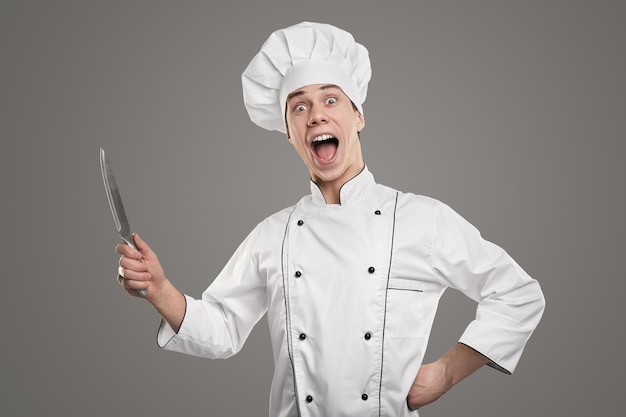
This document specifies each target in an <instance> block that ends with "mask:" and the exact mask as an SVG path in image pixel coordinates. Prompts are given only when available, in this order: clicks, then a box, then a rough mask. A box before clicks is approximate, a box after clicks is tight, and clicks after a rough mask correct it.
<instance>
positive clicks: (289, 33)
mask: <svg viewBox="0 0 626 417" xmlns="http://www.w3.org/2000/svg"><path fill="white" fill-rule="evenodd" d="M371 75H372V70H371V66H370V59H369V54H368V52H367V49H366V48H365V47H364V46H363V45H360V44H358V43H356V42H355V40H354V38H353V37H352V35H351V34H350V33H348V32H346V31H344V30H342V29H339V28H337V27H334V26H332V25H329V24H322V23H311V22H302V23H299V24H297V25H294V26H290V27H288V28H285V29H280V30H277V31H275V32H274V33H272V34H271V35H270V37H269V38H268V39H267V41H265V43H264V44H263V46H262V47H261V50H260V51H259V52H258V53H257V54H256V55H255V56H254V58H253V59H252V61H251V62H250V64H249V65H248V67H247V68H246V70H245V71H244V72H243V74H242V75H241V81H242V85H243V101H244V103H245V105H246V109H247V110H248V114H249V115H250V119H251V120H252V121H253V122H254V123H256V124H257V125H259V126H261V127H262V128H264V129H267V130H278V131H279V132H283V133H285V132H286V129H285V104H286V100H287V96H288V95H289V94H290V93H291V92H293V91H295V90H297V89H298V88H301V87H304V86H306V85H311V84H335V85H337V86H339V87H340V88H341V89H342V90H343V92H344V93H345V94H346V95H347V96H348V97H349V98H350V100H352V102H353V103H354V105H355V106H356V107H357V109H358V110H359V111H360V112H361V114H363V102H364V101H365V97H366V95H367V83H368V82H369V80H370V77H371Z"/></svg>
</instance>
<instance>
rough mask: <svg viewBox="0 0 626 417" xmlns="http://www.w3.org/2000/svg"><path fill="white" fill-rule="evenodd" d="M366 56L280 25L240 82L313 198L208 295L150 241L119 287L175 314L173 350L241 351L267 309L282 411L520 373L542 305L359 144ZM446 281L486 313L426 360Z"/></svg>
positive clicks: (252, 238) (334, 408) (346, 407)
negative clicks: (185, 281) (168, 272)
mask: <svg viewBox="0 0 626 417" xmlns="http://www.w3.org/2000/svg"><path fill="white" fill-rule="evenodd" d="M370 75H371V70H370V62H369V57H368V53H367V50H366V49H365V48H364V47H363V46H362V45H359V44H357V43H356V42H355V41H354V39H353V38H352V35H350V34H349V33H347V32H345V31H343V30H341V29H338V28H336V27H333V26H330V25H324V24H316V23H308V22H304V23H301V24H298V25H295V26H291V27H289V28H286V29H282V30H279V31H276V32H274V33H273V34H272V35H271V36H270V38H269V39H268V40H267V41H266V42H265V44H264V45H263V47H262V49H261V51H260V52H259V53H258V54H257V55H256V56H255V57H254V59H253V60H252V62H251V63H250V65H249V66H248V68H247V69H246V70H245V72H244V73H243V76H242V80H243V88H244V101H245V103H246V108H247V110H248V113H249V115H250V117H251V119H252V120H253V121H254V122H255V123H257V124H258V125H260V126H261V127H264V128H266V129H270V130H278V131H281V132H284V133H286V135H287V139H288V141H289V142H290V143H291V144H292V145H293V147H294V148H295V150H296V152H297V153H298V154H299V155H300V157H301V158H302V160H303V161H304V163H305V165H306V167H307V168H308V170H309V175H310V179H311V194H310V195H308V196H305V197H304V198H303V199H302V200H300V201H299V202H298V203H297V204H296V205H294V206H292V207H289V208H286V209H284V210H282V211H280V212H278V213H276V214H274V215H272V216H270V217H268V218H267V219H265V220H264V221H263V222H261V223H260V224H259V225H257V227H256V228H255V229H254V230H253V231H252V232H251V233H250V235H249V236H248V237H247V238H246V239H245V240H244V242H243V243H242V244H241V245H240V246H239V248H238V249H237V250H236V252H235V253H234V255H233V257H232V258H231V260H230V261H229V262H228V263H227V265H226V266H225V268H224V269H223V270H222V272H221V273H220V275H219V276H218V277H217V278H216V279H215V280H214V281H213V283H212V284H211V285H210V286H209V288H208V289H207V290H206V291H205V292H204V294H203V296H202V299H201V300H195V299H193V298H191V297H189V296H187V295H183V294H181V293H180V292H179V291H178V290H177V289H176V288H175V287H174V286H173V285H172V284H171V282H170V281H169V280H168V279H167V278H166V276H165V274H164V272H163V269H162V267H161V265H160V263H159V261H158V258H157V256H156V255H155V254H154V252H153V251H152V250H151V249H150V247H149V246H148V245H147V244H146V243H145V242H144V241H143V240H142V239H141V238H140V237H139V236H137V235H135V236H134V238H135V243H136V246H137V248H138V251H136V250H134V249H132V248H131V247H129V246H127V245H123V244H120V245H118V246H117V247H116V250H117V252H118V253H120V254H122V257H121V259H120V267H119V271H118V272H119V276H118V280H119V281H120V283H121V285H122V286H123V287H124V288H125V289H126V290H127V291H128V292H129V293H131V294H133V295H136V291H135V290H137V289H147V291H148V294H147V296H146V300H147V301H149V302H150V303H151V304H152V305H153V306H154V307H155V308H156V309H157V310H158V311H159V313H160V314H161V315H162V316H163V319H164V320H163V322H162V324H161V326H160V328H159V335H158V343H159V345H160V346H161V347H163V348H165V349H168V350H174V351H179V352H183V353H188V354H192V355H197V356H203V357H209V358H224V357H228V356H231V355H233V354H235V353H237V352H238V351H239V350H240V349H241V347H242V345H243V343H244V342H245V340H246V338H247V337H248V335H249V333H250V331H251V330H252V328H253V326H254V325H255V324H256V323H257V321H258V320H259V319H260V318H261V317H262V316H263V315H264V314H266V313H267V318H268V321H269V328H270V332H271V339H272V347H273V352H274V360H275V366H276V368H275V374H274V379H273V382H272V390H271V394H270V416H271V417H278V416H325V417H330V416H332V417H340V416H366V415H367V416H394V417H397V416H408V415H417V411H415V410H417V409H418V408H420V407H422V406H424V405H426V404H429V403H431V402H433V401H435V400H436V399H438V398H439V397H440V396H441V395H443V394H444V393H445V392H447V391H448V390H449V389H450V388H451V387H452V386H453V385H455V384H456V383H458V382H459V381H460V380H462V379H463V378H465V377H466V376H468V375H470V374H471V373H472V372H474V371H475V370H476V369H478V368H480V367H481V366H483V365H485V364H487V365H489V366H492V367H494V368H496V369H498V370H500V371H503V372H506V373H511V372H512V371H513V370H514V368H515V366H516V364H517V362H518V360H519V358H520V355H521V353H522V350H523V348H524V345H525V344H526V341H527V340H528V338H529V337H530V335H531V333H532V332H533V330H534V328H535V327H536V325H537V324H538V322H539V320H540V318H541V315H542V312H543V308H544V299H543V295H542V292H541V289H540V287H539V284H538V283H537V281H535V280H533V279H531V278H530V277H529V276H528V275H527V274H526V273H525V272H524V271H523V270H522V269H521V268H520V267H519V266H518V265H517V264H516V263H515V261H514V260H513V259H511V258H510V257H509V256H508V255H507V254H506V252H505V251H504V250H502V249H501V248H499V247H498V246H496V245H494V244H492V243H490V242H487V241H485V240H484V239H482V238H481V236H480V234H479V233H478V231H477V230H476V229H475V228H474V227H473V226H471V225H470V224H469V223H468V222H467V221H465V220H464V219H463V218H461V217H460V216H459V215H458V214H456V213H455V212H454V211H453V210H452V209H450V208H449V207H448V206H446V205H445V204H443V203H441V202H439V201H436V200H433V199H431V198H428V197H423V196H417V195H414V194H410V193H402V192H398V191H396V190H393V189H391V188H388V187H385V186H382V185H379V184H376V183H375V181H374V178H373V176H372V174H371V173H370V172H369V170H368V168H367V166H366V165H365V163H364V161H363V157H362V153H361V142H360V139H359V134H360V131H361V130H362V129H363V127H364V126H365V119H364V116H363V108H362V104H363V102H364V100H365V97H366V93H367V83H368V82H369V79H370ZM447 287H453V288H456V289H458V290H460V291H462V292H464V293H465V294H466V295H468V296H469V297H471V298H472V299H474V300H475V301H477V302H478V309H477V315H476V319H475V320H474V321H472V322H471V323H470V324H469V326H468V327H467V329H466V331H465V332H464V334H463V335H462V336H461V338H460V340H459V342H458V343H457V344H456V345H455V346H453V347H452V348H451V349H450V350H449V351H448V352H447V353H446V354H444V355H443V356H442V357H441V358H440V359H438V360H437V361H435V362H434V363H431V364H424V365H422V358H423V356H424V352H425V349H426V344H427V341H428V335H429V333H430V329H431V326H432V323H433V320H434V316H435V311H436V307H437V303H438V300H439V298H440V297H441V295H442V294H443V291H444V290H445V289H446V288H447Z"/></svg>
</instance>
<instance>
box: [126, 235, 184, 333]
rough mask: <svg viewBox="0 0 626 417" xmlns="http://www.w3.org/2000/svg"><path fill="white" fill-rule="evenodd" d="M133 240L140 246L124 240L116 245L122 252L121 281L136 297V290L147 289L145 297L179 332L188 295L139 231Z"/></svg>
mask: <svg viewBox="0 0 626 417" xmlns="http://www.w3.org/2000/svg"><path fill="white" fill-rule="evenodd" d="M133 240H134V242H135V246H136V247H137V250H135V249H133V248H132V247H130V246H129V245H127V244H125V243H120V244H119V245H117V246H116V248H115V251H116V252H117V253H119V254H121V255H122V257H121V258H120V261H119V265H120V267H119V270H118V275H119V276H118V281H119V283H120V284H121V285H122V287H123V288H124V289H125V290H126V291H127V292H128V293H129V294H130V295H133V296H136V297H138V296H139V295H138V293H137V291H136V290H138V289H147V290H148V295H147V296H146V297H145V298H146V300H147V301H148V302H149V303H150V304H152V305H153V306H154V308H155V309H156V310H157V311H158V312H159V314H160V315H161V316H162V317H163V319H165V321H166V322H167V323H168V324H169V325H170V327H171V328H172V329H173V330H174V331H176V332H178V329H179V328H180V326H181V324H182V322H183V318H184V317H185V309H186V301H185V296H184V295H183V294H182V293H181V292H180V291H178V290H177V289H176V287H174V285H172V283H171V282H170V281H169V280H168V279H167V278H166V277H165V273H164V272H163V268H162V267H161V263H160V262H159V258H158V257H157V256H156V254H155V253H154V252H153V251H152V249H150V246H148V244H147V243H146V242H144V241H143V239H141V238H140V237H139V235H137V234H136V233H134V234H133Z"/></svg>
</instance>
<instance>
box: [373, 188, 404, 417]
mask: <svg viewBox="0 0 626 417" xmlns="http://www.w3.org/2000/svg"><path fill="white" fill-rule="evenodd" d="M398 194H399V193H398V192H396V201H395V203H394V206H393V225H392V228H391V249H390V251H389V270H388V271H387V284H386V285H385V314H384V318H383V343H382V349H381V352H380V382H379V383H378V384H379V385H378V416H379V417H380V416H381V415H382V392H383V367H384V364H385V328H386V325H387V293H388V292H389V278H390V276H391V261H392V259H393V243H394V239H395V235H396V211H397V209H398Z"/></svg>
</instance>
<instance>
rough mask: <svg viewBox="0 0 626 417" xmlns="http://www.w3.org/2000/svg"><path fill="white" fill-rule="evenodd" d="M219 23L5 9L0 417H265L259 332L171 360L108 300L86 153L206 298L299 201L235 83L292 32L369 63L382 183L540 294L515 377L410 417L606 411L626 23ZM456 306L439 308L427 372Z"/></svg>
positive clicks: (616, 384)
mask: <svg viewBox="0 0 626 417" xmlns="http://www.w3.org/2000/svg"><path fill="white" fill-rule="evenodd" d="M216 3H217V2H201V1H186V2H176V3H175V2H157V1H152V2H148V1H107V2H95V1H76V2H69V1H56V2H52V1H50V2H49V1H7V0H2V1H1V2H0V71H1V77H0V100H1V104H0V120H1V124H0V136H1V138H2V148H1V152H0V158H1V164H0V170H1V176H0V181H2V182H1V184H0V185H1V188H0V189H1V190H2V193H3V197H2V203H1V205H0V210H1V218H2V237H3V238H2V250H1V251H0V256H1V265H2V287H1V289H0V312H1V318H2V326H1V330H2V342H1V345H0V346H1V347H0V349H1V354H0V384H1V386H0V414H1V415H3V416H5V415H6V416H49V415H68V416H114V415H115V416H127V415H128V416H131V415H144V416H147V415H151V416H167V415H172V414H175V415H192V414H193V415H201V414H202V415H212V416H242V415H251V416H265V415H267V398H268V393H269V383H270V378H271V373H272V368H273V364H272V356H271V352H270V347H269V337H268V334H267V325H266V322H265V319H263V320H262V322H261V323H260V324H259V326H257V328H256V329H255V331H254V332H253V334H252V336H251V337H250V339H249V341H248V343H247V344H246V346H245V347H244V349H243V351H242V352H241V353H240V354H239V355H238V356H236V357H234V358H232V359H229V360H226V361H210V360H203V359H198V358H192V357H187V356H184V355H180V354H175V353H170V352H163V351H160V350H159V349H158V348H157V346H156V344H155V334H156V327H157V324H158V316H157V314H156V312H155V311H154V310H152V309H151V307H149V305H147V304H145V302H143V301H141V300H138V299H134V298H131V297H128V296H126V295H125V294H124V293H123V292H122V291H121V289H120V288H119V287H118V285H117V283H116V282H115V279H114V277H115V273H116V266H117V259H118V256H117V255H116V254H115V253H114V251H113V248H114V246H115V244H116V243H117V241H118V239H117V236H116V234H115V230H114V226H113V220H112V218H111V214H110V212H109V208H108V205H107V201H106V198H105V195H104V191H103V187H102V180H101V177H100V171H99V164H98V148H99V147H100V146H103V147H104V148H105V149H106V150H107V152H108V155H109V158H110V159H111V163H112V165H113V168H114V170H115V173H116V175H117V177H118V182H119V183H120V188H121V191H122V195H123V196H124V198H125V203H126V208H127V211H128V213H129V216H130V218H131V223H132V225H133V227H134V229H135V230H136V231H138V232H140V233H141V235H142V236H143V237H144V238H145V239H147V240H148V242H149V243H150V244H151V245H152V246H153V248H154V249H155V250H156V251H157V253H158V254H159V255H160V258H161V261H162V263H163V264H164V266H165V268H166V272H167V274H168V276H169V277H170V278H171V279H172V280H173V281H174V282H175V283H176V284H177V285H178V287H179V288H180V289H181V290H182V291H184V292H186V293H189V294H192V295H194V296H199V295H200V294H201V292H202V290H203V289H204V288H205V287H206V286H207V285H208V284H209V283H210V282H211V280H212V279H213V277H214V276H215V275H216V274H217V273H218V272H219V270H220V269H221V267H222V266H223V264H224V263H225V262H226V261H227V259H228V257H229V256H230V254H231V253H232V252H233V250H234V249H235V247H236V246H237V245H238V244H239V242H240V241H241V240H242V239H243V238H244V237H245V235H246V234H247V233H248V232H249V231H250V230H251V229H252V228H253V227H254V225H256V224H257V222H259V221H261V220H262V219H263V218H264V217H266V216H267V215H269V214H271V213H273V212H275V211H277V210H280V209H282V208H283V207H285V206H287V205H291V204H293V203H294V202H295V201H296V200H297V199H299V198H300V196H302V195H303V194H305V193H307V192H308V178H307V173H306V170H305V169H304V165H303V164H302V162H301V161H300V160H299V158H298V157H297V155H296V153H295V152H294V151H293V150H292V149H291V146H290V145H288V143H287V142H286V140H285V139H284V137H281V136H280V134H277V133H271V132H266V131H264V130H262V129H260V128H257V127H256V126H255V125H253V124H252V122H250V121H249V119H248V117H247V115H246V112H245V109H244V106H243V103H242V99H241V86H240V74H241V72H242V71H243V69H244V68H245V66H246V65H247V63H248V62H249V60H250V59H251V58H252V56H253V55H254V54H255V53H256V52H257V51H258V49H259V48H260V46H261V44H262V42H263V41H264V40H265V39H266V38H267V36H269V34H270V33H271V32H272V31H273V30H275V29H278V28H282V27H285V26H288V25H291V24H295V23H298V22H300V21H303V20H309V21H322V22H328V23H332V24H335V25H338V26H340V27H342V28H344V29H346V30H348V31H350V32H352V33H353V34H354V35H355V37H356V39H357V40H358V41H359V42H360V43H363V44H364V45H366V46H367V47H368V49H369V51H370V55H371V59H372V65H373V78H372V81H371V83H370V90H369V96H368V99H367V101H366V103H365V116H366V120H367V126H366V128H365V130H364V131H363V136H362V141H363V143H364V154H365V159H366V161H367V163H368V165H369V167H370V169H371V170H372V171H373V172H374V174H375V176H376V178H377V180H378V181H379V182H381V183H384V184H386V185H389V186H392V187H395V188H398V189H401V190H404V191H411V192H415V193H419V194H426V195H430V196H432V197H435V198H438V199H440V200H443V201H444V202H446V203H448V204H450V205H451V206H452V207H454V208H455V209H456V210H457V211H459V212H460V213H461V214H462V215H463V216H464V217H466V218H467V219H469V220H470V221H471V222H472V223H474V224H475V225H476V226H477V227H478V228H479V229H481V231H482V232H483V235H484V236H485V237H486V238H488V239H489V240H492V241H494V242H496V243H498V244H499V245H501V246H503V247H504V248H506V249H507V251H508V252H509V253H510V254H512V255H513V257H515V258H516V259H517V260H518V261H519V263H520V264H521V265H522V266H523V267H524V268H525V269H526V270H527V271H528V272H529V273H530V274H531V275H532V276H534V277H536V278H537V279H538V280H539V281H540V282H541V284H542V286H543V289H544V291H545V295H546V298H547V310H546V313H545V315H544V319H543V321H542V322H541V324H540V326H539V327H538V329H537V330H536V332H535V334H534V335H533V337H532V339H531V341H530V343H529V344H528V346H527V348H526V351H525V354H524V356H523V357H522V360H521V362H520V364H519V367H518V369H517V371H516V373H515V374H514V375H513V376H505V375H503V374H499V373H498V372H496V371H493V370H492V369H481V370H480V371H479V372H477V373H476V374H475V375H473V376H472V377H471V378H470V379H469V380H466V381H464V382H462V383H461V384H460V385H458V386H456V387H455V388H454V389H453V390H452V391H451V392H450V393H448V395H447V396H446V397H444V398H443V399H442V400H441V401H439V402H438V403H435V404H432V405H431V406H429V407H427V408H424V409H423V411H422V413H421V414H422V415H423V416H454V415H481V416H510V417H514V416H538V415H540V416H565V415H567V416H586V415H603V414H609V413H610V414H611V415H623V414H624V410H625V408H624V406H623V401H621V400H620V395H622V391H623V388H624V383H623V380H622V375H623V373H624V371H625V370H626V369H625V366H624V355H623V352H622V349H623V344H622V341H623V335H622V334H621V333H622V331H623V328H624V324H623V312H622V310H621V308H620V307H621V306H622V305H623V297H624V293H625V291H624V290H625V289H626V288H625V284H624V278H625V277H624V272H623V271H624V269H623V259H624V256H625V255H624V252H625V251H624V250H625V249H626V247H625V244H624V234H625V232H626V230H625V222H624V218H623V217H622V214H623V213H624V209H625V208H626V207H625V199H624V178H625V174H626V172H625V168H624V165H625V164H624V156H625V155H626V154H625V150H626V149H625V146H624V139H625V138H624V126H623V125H624V120H625V117H624V116H625V111H624V108H625V107H624V97H625V93H626V88H625V83H624V74H626V60H625V57H624V44H625V40H626V29H625V27H626V21H625V16H626V15H625V12H626V7H625V6H624V2H621V1H586V2H584V1H518V2H510V1H454V2H453V1H437V2H435V1H432V2H427V1H404V2H391V1H389V2H383V1H378V2H364V1H345V0H343V1H342V0H335V1H333V2H325V1H316V2H306V3H305V2H294V1H289V2H288V1H284V2H283V1H271V2H268V1H252V0H250V1H245V2H235V1H231V2H228V4H216ZM473 308H474V307H473V305H472V304H471V303H470V302H468V301H466V300H465V299H464V298H463V297H462V296H460V295H458V294H456V293H454V292H452V291H450V292H448V293H446V295H445V296H444V298H443V300H442V304H441V309H440V313H439V316H438V318H437V320H436V322H435V329H434V332H433V335H432V339H431V344H430V347H429V351H428V358H429V359H430V360H432V359H435V358H436V357H438V356H439V355H440V354H441V353H443V352H444V351H445V350H447V349H448V348H449V347H450V346H452V344H453V343H454V342H455V340H456V338H457V337H458V336H459V335H460V333H461V332H462V330H463V328H464V327H465V325H466V324H467V323H468V322H469V320H471V318H472V317H473ZM329 417H331V416H329Z"/></svg>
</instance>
